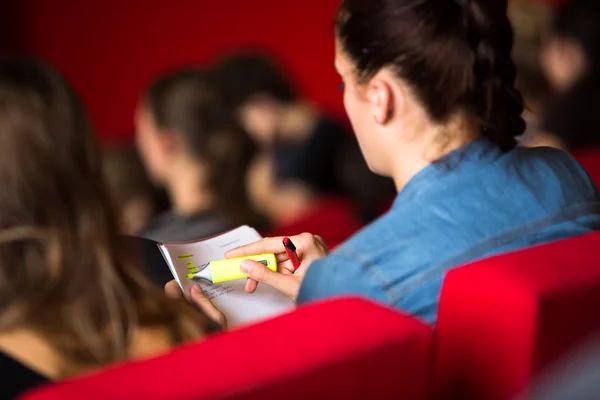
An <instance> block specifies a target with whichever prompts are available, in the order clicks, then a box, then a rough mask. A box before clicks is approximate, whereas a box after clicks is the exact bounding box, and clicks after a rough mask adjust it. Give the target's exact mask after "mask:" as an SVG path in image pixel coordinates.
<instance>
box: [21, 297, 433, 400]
mask: <svg viewBox="0 0 600 400" xmlns="http://www.w3.org/2000/svg"><path fill="white" fill-rule="evenodd" d="M431 336H432V334H431V330H430V328H429V327H427V326H425V325H423V324H421V323H420V322H418V321H416V320H414V319H412V318H410V317H407V316H403V315H401V314H399V313H397V312H396V311H393V310H391V309H388V308H384V307H381V306H379V305H376V304H374V303H371V302H369V301H365V300H361V299H340V300H334V301H329V302H324V303H318V304H314V305H309V306H306V307H301V308H299V309H298V310H296V311H295V312H293V313H290V314H287V315H284V316H281V317H278V318H275V319H272V320H270V321H266V322H264V323H261V324H258V325H253V326H249V327H246V328H243V329H240V330H237V331H232V332H229V333H226V334H222V335H218V336H215V337H213V338H210V339H207V340H205V341H203V342H200V343H198V344H194V345H190V346H187V347H183V348H181V349H178V350H176V351H173V352H172V353H170V354H168V355H165V356H161V357H157V358H154V359H150V360H147V361H142V362H135V363H129V364H126V365H123V366H120V367H115V368H112V369H109V370H106V371H104V372H100V373H98V374H96V375H92V376H89V377H85V378H80V379H76V380H73V381H70V382H66V383H62V384H58V385H54V386H50V387H48V388H45V389H41V390H40V391H37V392H34V393H32V394H30V395H28V396H26V397H25V398H26V399H29V400H52V399H57V400H58V399H61V400H64V399H88V400H94V399H110V400H118V399H147V400H153V399H170V400H178V399H180V400H184V399H209V398H211V399H214V398H219V399H260V400H265V399H286V400H290V399H291V400H293V399H299V400H307V399H309V400H310V399H321V398H328V399H410V400H419V399H425V398H426V390H427V377H428V369H429V358H430V357H429V355H430V342H431Z"/></svg>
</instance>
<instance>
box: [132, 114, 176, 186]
mask: <svg viewBox="0 0 600 400" xmlns="http://www.w3.org/2000/svg"><path fill="white" fill-rule="evenodd" d="M135 125H136V144H137V148H138V151H139V153H140V156H141V158H142V161H143V162H144V164H145V166H146V170H147V172H148V175H150V177H151V178H152V179H153V180H155V181H157V182H159V183H164V180H165V179H166V166H167V165H168V163H169V160H168V154H167V152H166V151H165V148H164V147H165V146H164V139H165V138H164V136H165V135H163V134H162V133H161V132H160V131H159V129H158V127H157V126H156V124H155V122H154V119H153V118H152V115H151V114H150V112H149V111H148V109H147V108H146V107H145V106H144V105H140V106H139V108H138V110H137V113H136V118H135Z"/></svg>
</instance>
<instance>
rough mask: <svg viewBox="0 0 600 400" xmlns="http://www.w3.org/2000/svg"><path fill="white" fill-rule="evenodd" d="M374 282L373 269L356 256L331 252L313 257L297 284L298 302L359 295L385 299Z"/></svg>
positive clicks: (375, 280)
mask: <svg viewBox="0 0 600 400" xmlns="http://www.w3.org/2000/svg"><path fill="white" fill-rule="evenodd" d="M385 293H386V292H385V290H384V289H383V288H382V286H381V285H380V284H379V283H378V282H377V279H376V271H374V270H373V269H371V268H369V266H368V265H366V264H365V263H363V262H361V261H360V260H358V259H356V258H350V257H347V256H345V255H341V254H338V253H332V254H330V255H328V256H327V257H325V258H322V259H320V260H317V261H314V262H313V263H312V264H311V265H310V268H309V269H308V271H307V272H306V275H305V276H304V279H303V281H302V286H301V287H300V293H299V294H298V299H297V300H296V301H297V303H298V304H303V303H307V302H311V301H314V300H320V299H326V298H332V297H339V296H344V295H359V296H364V297H369V298H371V299H375V300H379V301H382V302H386V303H389V301H387V299H386V298H385Z"/></svg>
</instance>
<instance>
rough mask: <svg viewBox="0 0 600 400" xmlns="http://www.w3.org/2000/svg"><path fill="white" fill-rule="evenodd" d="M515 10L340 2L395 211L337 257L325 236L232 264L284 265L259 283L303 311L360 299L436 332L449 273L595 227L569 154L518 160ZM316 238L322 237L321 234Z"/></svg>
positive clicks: (375, 158)
mask: <svg viewBox="0 0 600 400" xmlns="http://www.w3.org/2000/svg"><path fill="white" fill-rule="evenodd" d="M506 8H507V1H506V0H470V1H465V0H463V1H453V0H344V1H343V2H342V4H341V6H340V8H339V9H338V11H337V15H336V29H335V34H336V59H335V66H336V69H337V70H338V72H339V74H340V75H341V77H342V80H343V82H344V84H345V93H344V105H345V108H346V111H347V113H348V116H349V118H350V121H351V123H352V126H353V128H354V131H355V132H356V136H357V138H358V142H359V143H360V147H361V149H362V152H363V154H364V156H365V158H366V161H367V163H368V165H369V167H370V168H371V170H373V171H375V172H377V173H379V174H381V175H386V176H390V177H392V178H393V180H394V182H395V184H396V188H397V190H398V195H397V198H396V200H395V202H394V204H393V207H392V208H391V210H390V211H389V212H388V213H387V214H385V215H383V216H382V217H380V218H379V219H378V220H376V221H375V222H373V223H372V224H371V225H369V226H367V227H366V228H365V229H363V230H362V231H360V232H359V233H357V234H356V235H355V236H354V237H352V238H350V239H349V240H348V241H347V242H345V243H344V244H342V245H341V246H340V247H338V248H337V249H336V250H335V251H333V252H331V253H330V254H327V247H326V246H325V244H324V243H323V241H322V240H321V239H320V238H319V237H318V236H313V235H311V234H302V235H299V236H296V237H291V240H292V241H293V242H294V244H295V245H296V247H297V251H298V255H299V257H300V259H301V267H300V268H299V269H298V270H297V271H295V272H294V273H291V271H293V268H291V262H290V261H287V260H286V256H285V252H284V247H283V245H282V240H281V238H266V239H263V240H261V241H259V242H257V243H254V244H251V245H248V246H245V247H242V248H239V249H236V250H234V251H232V252H231V253H230V254H228V256H232V257H233V256H244V255H249V254H256V253H260V252H263V251H268V252H275V253H278V254H279V256H278V257H279V259H280V261H281V263H280V266H281V267H282V270H281V271H280V272H278V273H277V272H272V271H269V270H267V269H265V268H263V266H262V265H259V264H257V263H254V262H251V261H244V262H243V263H242V265H241V268H242V270H243V271H244V272H245V274H246V275H247V276H248V277H249V278H250V279H249V281H248V283H247V287H246V289H247V290H248V291H253V290H254V289H255V288H256V284H257V282H263V283H266V284H268V285H271V286H274V287H276V288H278V289H279V290H281V291H283V292H285V293H287V294H288V295H290V296H291V297H292V298H295V299H297V301H298V303H305V302H308V301H312V300H315V299H321V298H326V297H332V296H337V295H346V294H358V295H363V296H368V297H370V298H373V299H376V300H379V301H382V302H385V303H388V304H390V305H393V306H396V307H398V308H401V309H403V310H404V311H406V312H409V313H411V314H413V315H415V316H417V317H420V318H421V319H423V320H425V321H428V322H431V323H433V322H435V320H436V314H437V306H438V298H439V293H440V287H441V284H442V279H443V277H444V275H445V273H446V272H447V271H448V270H450V269H452V268H455V267H457V266H460V265H463V264H465V263H469V262H471V261H474V260H477V259H480V258H482V257H488V256H491V255H494V254H498V253H502V252H506V251H510V250H516V249H521V248H524V247H527V246H531V245H535V244H539V243H543V242H548V241H552V240H557V239H562V238H565V237H568V236H573V235H578V234H582V233H585V232H589V231H592V230H595V229H598V228H600V203H599V201H598V196H597V193H596V188H595V187H594V185H593V184H592V183H591V182H590V180H589V178H588V176H587V175H586V173H585V172H584V171H583V169H582V168H581V167H580V166H579V165H578V164H577V162H576V161H574V160H573V159H572V158H571V157H570V156H569V155H567V154H566V153H564V152H561V151H559V150H555V149H549V148H537V149H525V148H516V147H515V144H516V139H515V138H516V137H518V136H519V135H521V134H522V133H523V131H524V129H525V122H524V121H523V119H522V118H521V113H522V111H523V103H522V100H521V96H520V94H519V93H518V91H517V90H516V89H515V88H514V82H515V76H516V70H515V66H514V63H513V61H512V59H511V57H510V54H511V48H512V39H513V38H512V30H511V26H510V23H509V21H508V18H507V16H506ZM314 233H316V234H318V232H314Z"/></svg>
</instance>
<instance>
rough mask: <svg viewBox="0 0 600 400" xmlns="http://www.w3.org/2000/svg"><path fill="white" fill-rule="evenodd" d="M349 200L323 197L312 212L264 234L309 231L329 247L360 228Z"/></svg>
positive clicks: (273, 234) (287, 234)
mask: <svg viewBox="0 0 600 400" xmlns="http://www.w3.org/2000/svg"><path fill="white" fill-rule="evenodd" d="M362 226H363V224H361V223H360V221H359V220H358V218H357V216H356V209H355V207H354V205H353V204H352V202H351V201H349V200H347V199H344V198H339V197H331V198H326V199H323V200H322V201H321V202H320V204H319V205H318V206H317V207H315V209H314V210H312V212H310V213H309V214H307V215H305V216H304V217H302V218H301V219H298V220H296V221H294V222H293V223H290V224H288V225H285V226H280V227H278V228H276V229H274V230H273V231H272V232H269V233H268V234H267V235H265V236H290V235H297V234H299V233H302V232H310V233H314V234H315V235H319V236H321V237H322V238H323V240H324V241H325V243H327V246H328V247H329V248H330V249H334V248H335V247H337V246H338V245H339V244H341V243H342V242H343V241H344V240H346V239H348V238H349V237H350V236H352V235H353V234H354V233H355V232H356V231H358V230H359V229H360V228H362Z"/></svg>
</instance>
